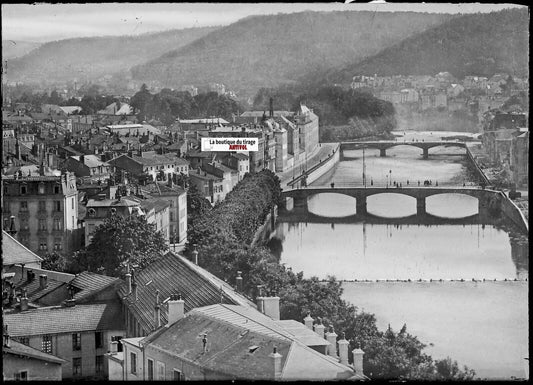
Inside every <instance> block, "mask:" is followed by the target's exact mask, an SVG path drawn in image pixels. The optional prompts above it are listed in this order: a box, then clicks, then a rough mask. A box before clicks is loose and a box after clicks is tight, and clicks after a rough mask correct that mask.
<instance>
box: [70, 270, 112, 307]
mask: <svg viewBox="0 0 533 385" xmlns="http://www.w3.org/2000/svg"><path fill="white" fill-rule="evenodd" d="M119 282H121V279H120V278H114V277H108V276H105V275H101V274H95V273H91V272H89V271H84V272H82V273H80V274H78V275H76V277H75V278H74V279H73V280H72V281H70V284H71V285H72V286H74V287H76V288H78V289H81V291H79V292H77V293H76V294H74V297H73V299H75V300H77V301H80V300H82V299H86V298H87V297H90V296H92V295H94V294H96V293H99V292H100V291H102V290H104V289H105V288H107V287H109V286H111V285H113V284H119Z"/></svg>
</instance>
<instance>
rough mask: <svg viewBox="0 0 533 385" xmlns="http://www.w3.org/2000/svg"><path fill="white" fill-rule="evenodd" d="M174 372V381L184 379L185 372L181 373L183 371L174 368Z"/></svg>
mask: <svg viewBox="0 0 533 385" xmlns="http://www.w3.org/2000/svg"><path fill="white" fill-rule="evenodd" d="M172 372H173V374H174V378H173V380H174V381H182V380H183V374H182V373H181V371H179V370H177V369H174V370H173V371H172Z"/></svg>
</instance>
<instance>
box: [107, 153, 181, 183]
mask: <svg viewBox="0 0 533 385" xmlns="http://www.w3.org/2000/svg"><path fill="white" fill-rule="evenodd" d="M109 164H110V165H112V166H113V167H114V168H115V169H116V170H123V171H126V172H128V173H130V174H131V175H133V176H135V177H137V178H138V177H140V176H141V175H143V174H145V175H148V176H149V177H151V179H152V181H155V180H157V179H158V178H159V179H160V180H163V181H166V180H168V178H169V176H172V175H173V174H180V173H181V174H184V175H188V174H189V162H188V161H187V160H185V159H183V158H181V157H179V156H177V155H176V154H175V153H167V154H162V155H160V154H143V156H137V155H133V154H132V155H131V156H128V155H121V156H119V157H117V158H115V159H112V160H110V161H109Z"/></svg>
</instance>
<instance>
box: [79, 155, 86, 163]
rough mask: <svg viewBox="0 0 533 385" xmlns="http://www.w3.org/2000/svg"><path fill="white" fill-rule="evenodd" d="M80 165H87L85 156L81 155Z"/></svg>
mask: <svg viewBox="0 0 533 385" xmlns="http://www.w3.org/2000/svg"><path fill="white" fill-rule="evenodd" d="M80 163H82V164H85V155H80Z"/></svg>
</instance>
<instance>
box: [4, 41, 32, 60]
mask: <svg viewBox="0 0 533 385" xmlns="http://www.w3.org/2000/svg"><path fill="white" fill-rule="evenodd" d="M40 45H41V43H36V42H33V41H22V40H2V59H3V60H7V59H14V58H16V57H20V56H24V55H26V54H27V53H28V52H30V51H31V50H32V49H35V48H37V47H39V46H40Z"/></svg>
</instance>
